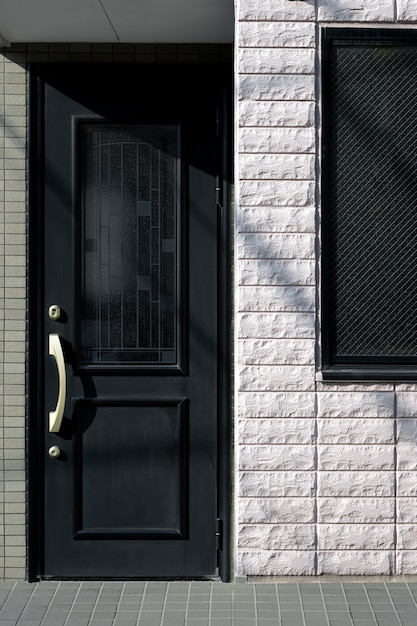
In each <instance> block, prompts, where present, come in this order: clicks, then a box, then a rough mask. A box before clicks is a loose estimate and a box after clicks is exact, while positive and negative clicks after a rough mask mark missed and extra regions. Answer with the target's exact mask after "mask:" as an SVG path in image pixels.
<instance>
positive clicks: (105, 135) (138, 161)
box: [79, 122, 180, 366]
mask: <svg viewBox="0 0 417 626" xmlns="http://www.w3.org/2000/svg"><path fill="white" fill-rule="evenodd" d="M178 136H179V134H178V127H177V126H175V125H158V126H155V125H152V126H144V125H129V124H117V125H109V124H98V123H87V122H86V123H81V124H80V142H79V143H80V151H79V155H80V163H82V167H81V170H82V172H81V175H80V176H81V181H80V182H81V194H82V201H81V206H82V211H81V214H82V235H81V259H82V270H81V271H82V289H81V291H82V294H81V310H82V311H81V317H82V319H81V360H82V363H84V364H113V363H125V364H140V365H155V366H157V365H162V364H164V365H165V364H176V363H177V362H178V354H177V345H178V336H177V334H178V330H177V328H178V325H177V318H178V306H179V301H178V299H179V296H178V284H177V283H178V247H179V241H178V233H179V227H178V215H179V197H180V190H179V139H178Z"/></svg>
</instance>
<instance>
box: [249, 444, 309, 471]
mask: <svg viewBox="0 0 417 626" xmlns="http://www.w3.org/2000/svg"><path fill="white" fill-rule="evenodd" d="M239 467H240V469H242V470H258V471H263V470H277V471H281V472H282V471H289V470H292V471H306V470H313V469H314V468H315V454H314V446H308V445H281V446H280V445H272V444H269V445H247V444H245V445H241V447H240V451H239Z"/></svg>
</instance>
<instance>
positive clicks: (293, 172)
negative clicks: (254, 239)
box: [240, 154, 315, 232]
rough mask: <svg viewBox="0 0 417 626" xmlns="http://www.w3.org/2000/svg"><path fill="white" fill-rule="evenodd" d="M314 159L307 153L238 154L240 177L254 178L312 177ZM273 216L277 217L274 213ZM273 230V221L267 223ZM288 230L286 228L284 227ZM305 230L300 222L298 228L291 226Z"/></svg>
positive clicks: (294, 229) (298, 229)
mask: <svg viewBox="0 0 417 626" xmlns="http://www.w3.org/2000/svg"><path fill="white" fill-rule="evenodd" d="M314 167H315V161H314V157H313V155H309V154H294V155H291V156H289V155H288V154H242V155H241V156H240V177H241V178H242V179H245V178H250V179H254V180H257V179H259V180H280V179H281V180H282V179H291V180H295V179H302V180H307V179H310V180H313V179H314ZM276 213H277V211H276V212H275V213H274V217H278V216H277V215H275V214H276ZM269 225H270V226H271V227H272V228H273V230H276V228H275V227H274V222H273V221H272V220H271V221H270V224H269ZM286 230H288V229H286ZM303 230H305V228H304V226H303V225H302V224H300V228H297V227H295V228H294V227H293V232H297V231H303Z"/></svg>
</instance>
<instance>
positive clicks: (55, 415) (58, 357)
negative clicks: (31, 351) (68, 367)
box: [49, 335, 67, 433]
mask: <svg viewBox="0 0 417 626" xmlns="http://www.w3.org/2000/svg"><path fill="white" fill-rule="evenodd" d="M49 354H50V355H51V356H53V357H55V361H56V364H57V368H58V400H57V403H56V409H55V411H50V412H49V432H50V433H57V432H58V431H59V429H60V428H61V422H62V418H63V417H64V407H65V398H66V395H67V377H66V374H65V361H64V352H63V350H62V345H61V339H60V337H59V335H49Z"/></svg>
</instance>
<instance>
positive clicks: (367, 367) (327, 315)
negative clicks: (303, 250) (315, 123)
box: [320, 27, 417, 382]
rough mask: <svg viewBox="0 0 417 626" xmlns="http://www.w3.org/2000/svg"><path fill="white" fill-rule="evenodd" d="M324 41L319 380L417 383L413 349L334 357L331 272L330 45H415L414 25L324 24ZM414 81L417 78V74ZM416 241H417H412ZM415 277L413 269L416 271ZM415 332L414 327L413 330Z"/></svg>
mask: <svg viewBox="0 0 417 626" xmlns="http://www.w3.org/2000/svg"><path fill="white" fill-rule="evenodd" d="M321 31H322V32H321V35H322V38H321V44H322V81H321V89H322V153H321V204H322V216H321V298H320V306H321V358H322V362H321V378H322V379H323V380H324V381H359V382H360V381H375V382H378V381H392V382H396V381H404V382H407V381H416V380H417V351H416V354H415V355H413V356H397V357H394V356H369V357H365V356H347V355H346V356H343V357H340V356H336V355H335V354H334V350H333V346H332V340H331V332H330V329H331V324H332V311H331V306H332V304H331V302H332V298H331V275H330V267H331V261H330V223H331V217H332V216H331V208H330V207H331V200H330V177H331V160H332V159H331V153H330V133H331V128H330V104H331V95H332V81H331V76H330V72H329V68H330V59H331V54H332V50H333V48H334V46H340V45H351V46H363V45H370V44H371V45H375V46H377V45H392V46H396V45H401V46H408V45H409V46H415V47H416V48H417V29H401V30H400V29H393V28H380V27H378V28H354V27H352V28H349V27H339V28H338V27H323V28H322V29H321ZM416 80H417V76H416ZM416 245H417V240H416ZM416 280H417V273H416ZM416 333H417V328H416Z"/></svg>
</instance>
